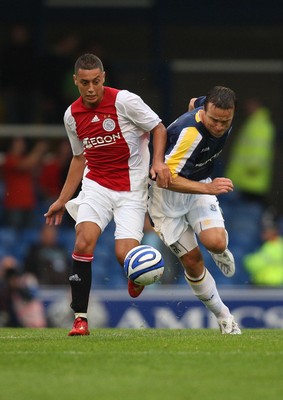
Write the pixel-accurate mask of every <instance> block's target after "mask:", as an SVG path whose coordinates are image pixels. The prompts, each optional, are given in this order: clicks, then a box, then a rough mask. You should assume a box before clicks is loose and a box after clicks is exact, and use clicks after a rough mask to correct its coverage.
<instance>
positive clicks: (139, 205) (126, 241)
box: [114, 190, 147, 297]
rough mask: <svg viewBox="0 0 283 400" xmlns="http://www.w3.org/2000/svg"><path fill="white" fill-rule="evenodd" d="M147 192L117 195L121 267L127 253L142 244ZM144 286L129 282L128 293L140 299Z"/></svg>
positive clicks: (117, 232) (118, 244)
mask: <svg viewBox="0 0 283 400" xmlns="http://www.w3.org/2000/svg"><path fill="white" fill-rule="evenodd" d="M146 199H147V191H146V190H142V191H135V192H124V193H120V194H118V195H117V201H116V204H117V207H116V208H115V210H114V221H115V224H116V229H115V251H116V257H117V260H118V262H119V263H120V265H121V267H123V266H124V260H125V257H126V255H127V253H128V252H129V251H130V250H132V249H133V248H134V247H136V246H138V245H139V244H140V243H141V240H142V238H143V227H144V219H145V213H146ZM143 289H144V286H142V285H137V284H136V283H134V282H132V281H130V280H128V292H129V295H130V296H131V297H138V296H139V295H140V294H141V292H142V291H143Z"/></svg>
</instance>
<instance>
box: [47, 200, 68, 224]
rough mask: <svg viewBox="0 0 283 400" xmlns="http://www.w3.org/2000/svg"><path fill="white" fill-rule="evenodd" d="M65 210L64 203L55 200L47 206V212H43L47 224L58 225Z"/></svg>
mask: <svg viewBox="0 0 283 400" xmlns="http://www.w3.org/2000/svg"><path fill="white" fill-rule="evenodd" d="M64 212H65V204H62V202H60V201H59V200H56V201H55V202H54V203H53V204H51V206H50V207H49V209H48V211H47V213H45V214H44V217H45V219H46V224H47V225H60V224H61V222H62V218H63V214H64Z"/></svg>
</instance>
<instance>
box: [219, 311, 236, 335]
mask: <svg viewBox="0 0 283 400" xmlns="http://www.w3.org/2000/svg"><path fill="white" fill-rule="evenodd" d="M217 322H218V325H219V328H220V332H221V333H222V335H241V334H242V332H241V329H240V328H239V326H238V324H237V322H235V320H234V317H233V315H230V316H229V317H228V318H226V319H223V318H222V319H220V318H219V319H218V320H217Z"/></svg>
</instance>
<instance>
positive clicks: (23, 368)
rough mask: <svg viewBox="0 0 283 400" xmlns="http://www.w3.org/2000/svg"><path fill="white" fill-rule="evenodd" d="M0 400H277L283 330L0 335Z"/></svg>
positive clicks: (282, 384) (282, 391)
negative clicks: (227, 332)
mask: <svg viewBox="0 0 283 400" xmlns="http://www.w3.org/2000/svg"><path fill="white" fill-rule="evenodd" d="M0 371H1V373H0V398H1V399H3V400H57V399H60V400H61V399H63V400H65V399H66V400H78V399H90V400H127V399H129V400H130V399H133V400H159V399H160V400H214V399H215V400H222V399H223V400H224V399H225V400H234V399H235V400H239V399H241V400H246V399H247V400H250V399H255V400H279V399H282V396H283V330H279V329H278V330H277V329H254V330H252V329H246V330H244V331H243V334H242V335H241V336H240V335H235V336H233V335H221V334H220V333H219V331H218V330H215V329H202V330H189V329H180V330H175V329H140V330H134V329H93V330H92V331H91V335H90V336H85V337H68V336H67V330H66V329H57V328H49V329H10V328H1V329H0Z"/></svg>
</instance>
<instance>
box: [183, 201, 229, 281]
mask: <svg viewBox="0 0 283 400" xmlns="http://www.w3.org/2000/svg"><path fill="white" fill-rule="evenodd" d="M191 197H192V202H191V208H190V211H189V213H188V221H189V223H190V225H191V226H192V227H193V229H194V231H195V232H196V234H197V235H198V237H199V239H200V241H201V243H202V244H203V245H204V246H205V247H206V249H207V250H208V252H209V253H210V255H211V256H212V258H213V260H214V262H215V263H216V265H217V266H218V268H219V269H220V270H221V272H222V273H223V274H224V275H225V276H226V277H232V276H233V275H234V274H235V261H234V257H233V254H232V253H231V252H230V250H229V249H228V234H227V231H226V229H225V225H224V219H223V215H222V212H221V209H220V207H219V203H218V200H217V198H216V196H211V195H201V196H200V195H193V196H191Z"/></svg>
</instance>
